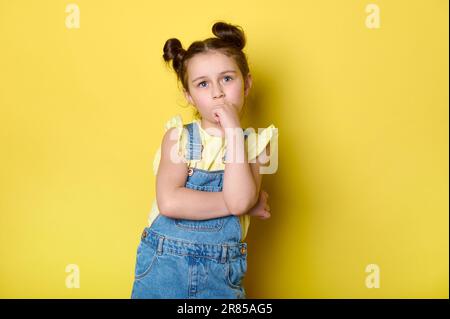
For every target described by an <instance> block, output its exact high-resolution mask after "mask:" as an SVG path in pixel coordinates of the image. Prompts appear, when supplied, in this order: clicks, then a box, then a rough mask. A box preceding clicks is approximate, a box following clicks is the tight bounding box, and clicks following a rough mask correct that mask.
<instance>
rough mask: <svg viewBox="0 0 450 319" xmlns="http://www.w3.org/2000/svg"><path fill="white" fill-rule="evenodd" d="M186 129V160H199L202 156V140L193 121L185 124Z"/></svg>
mask: <svg viewBox="0 0 450 319" xmlns="http://www.w3.org/2000/svg"><path fill="white" fill-rule="evenodd" d="M185 127H186V128H187V131H188V144H187V146H186V158H187V159H188V160H200V159H201V158H202V150H203V145H202V140H201V137H200V132H199V131H198V127H197V125H194V122H192V123H188V124H186V125H185Z"/></svg>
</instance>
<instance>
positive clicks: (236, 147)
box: [223, 127, 260, 215]
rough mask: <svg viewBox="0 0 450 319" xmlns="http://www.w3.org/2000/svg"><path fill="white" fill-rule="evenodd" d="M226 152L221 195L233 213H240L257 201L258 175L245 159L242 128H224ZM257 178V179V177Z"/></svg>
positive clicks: (247, 209) (243, 212)
mask: <svg viewBox="0 0 450 319" xmlns="http://www.w3.org/2000/svg"><path fill="white" fill-rule="evenodd" d="M225 138H226V141H227V151H226V152H227V154H226V158H227V160H226V163H225V173H224V181H223V196H224V200H225V203H226V204H227V207H228V208H229V210H230V211H231V212H233V214H234V215H242V214H245V213H246V212H247V211H249V210H250V208H251V207H253V206H254V205H255V204H256V202H257V201H258V196H259V185H260V177H259V170H258V176H254V175H255V174H256V173H255V172H254V170H255V169H253V171H252V167H251V166H250V163H249V162H248V160H247V152H245V143H244V142H245V139H244V133H243V131H242V128H240V127H237V128H236V129H226V130H225ZM256 177H257V178H258V179H259V180H257V178H256Z"/></svg>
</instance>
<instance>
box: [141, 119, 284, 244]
mask: <svg viewBox="0 0 450 319" xmlns="http://www.w3.org/2000/svg"><path fill="white" fill-rule="evenodd" d="M192 122H196V123H197V124H198V128H199V133H200V138H201V141H202V145H203V146H204V149H203V152H202V159H201V160H186V163H187V164H188V165H189V166H192V167H196V168H199V169H203V170H207V171H215V170H224V169H225V163H223V162H222V157H223V155H224V154H225V150H226V140H225V138H222V137H220V136H214V135H210V134H208V133H207V132H206V131H205V130H204V129H203V128H202V126H201V120H200V119H195V120H193V121H192ZM172 127H178V128H179V129H178V130H177V131H178V140H177V143H178V144H177V145H178V153H179V154H180V156H182V157H183V158H186V157H185V156H184V155H185V150H186V145H187V142H188V134H187V131H186V130H183V120H182V118H181V115H179V114H177V115H175V116H173V117H172V118H171V119H170V120H169V121H167V123H166V124H165V131H167V130H169V129H170V128H172ZM245 132H246V134H248V137H247V139H246V140H245V150H247V156H248V160H249V161H251V160H253V159H254V158H256V157H257V156H258V155H259V154H260V153H261V152H262V151H264V149H265V148H266V145H267V144H268V143H269V141H270V140H271V139H272V138H273V137H274V136H275V134H276V133H277V132H278V131H277V129H276V128H275V126H274V125H273V124H271V125H270V126H269V127H267V128H265V129H264V130H262V131H259V132H258V133H257V132H255V131H254V130H251V129H247V130H245ZM274 142H276V140H275V139H274V140H272V143H274ZM160 159H161V147H159V148H158V150H157V151H156V154H155V158H154V160H153V174H154V175H155V176H156V174H157V172H158V166H159V161H160ZM158 214H159V210H158V205H157V202H156V197H155V199H154V200H153V204H152V209H151V212H150V215H149V218H148V225H149V226H151V224H152V223H153V221H154V220H155V218H156V217H157V216H158ZM239 220H240V224H241V235H242V236H241V238H242V239H241V241H243V240H244V239H245V237H246V236H247V231H248V227H249V225H250V216H249V215H247V214H245V215H241V216H239Z"/></svg>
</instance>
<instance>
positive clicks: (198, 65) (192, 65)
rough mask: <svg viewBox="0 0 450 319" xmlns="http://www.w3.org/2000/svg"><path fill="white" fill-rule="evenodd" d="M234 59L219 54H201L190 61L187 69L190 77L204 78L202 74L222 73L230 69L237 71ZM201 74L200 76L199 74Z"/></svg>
mask: <svg viewBox="0 0 450 319" xmlns="http://www.w3.org/2000/svg"><path fill="white" fill-rule="evenodd" d="M236 68H237V66H236V63H235V61H234V59H233V58H231V57H228V56H226V55H225V54H223V53H219V52H211V53H210V52H208V53H200V54H196V55H195V56H193V57H192V58H191V59H189V61H188V65H187V69H188V72H189V74H190V75H193V76H197V75H198V76H202V75H204V74H200V73H213V74H214V73H220V72H222V71H225V70H229V69H236ZM197 73H199V74H197Z"/></svg>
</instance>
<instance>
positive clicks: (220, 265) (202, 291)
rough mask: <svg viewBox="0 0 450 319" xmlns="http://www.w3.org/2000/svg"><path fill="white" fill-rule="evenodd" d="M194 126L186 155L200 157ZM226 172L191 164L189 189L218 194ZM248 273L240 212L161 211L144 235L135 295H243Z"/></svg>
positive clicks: (163, 296)
mask: <svg viewBox="0 0 450 319" xmlns="http://www.w3.org/2000/svg"><path fill="white" fill-rule="evenodd" d="M192 124H194V123H191V127H189V124H188V132H189V134H190V135H189V136H190V138H189V145H188V147H189V152H188V155H189V156H190V158H199V156H201V150H200V147H201V141H199V136H198V131H197V133H196V131H195V126H194V127H193V126H192ZM197 129H198V128H197ZM198 145H200V147H198ZM223 175H224V171H223V170H220V171H205V170H201V169H197V168H190V170H189V176H188V177H187V180H186V183H185V187H186V188H191V189H194V190H199V191H206V192H220V191H222V186H223ZM246 272H247V243H244V242H241V225H240V221H239V217H238V216H234V215H229V216H224V217H219V218H213V219H206V220H187V219H176V218H169V217H166V216H164V215H161V214H160V215H158V216H157V217H156V219H155V220H154V221H153V223H152V225H151V226H149V227H146V228H145V229H144V231H143V233H142V236H141V242H140V243H139V247H138V249H137V257H136V267H135V279H134V283H133V289H132V294H131V298H168V299H190V298H205V299H206V298H239V299H243V298H246V293H245V289H244V287H243V284H242V281H243V278H244V276H245V274H246Z"/></svg>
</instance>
